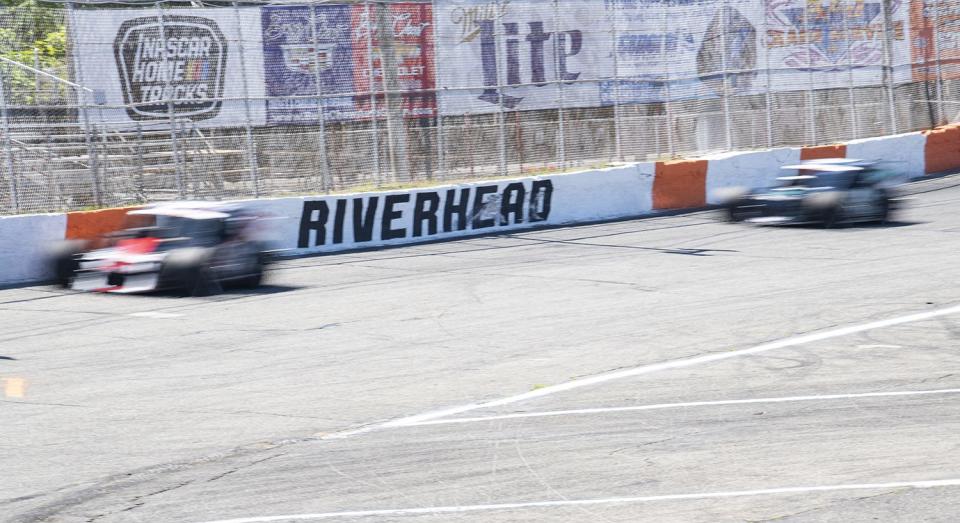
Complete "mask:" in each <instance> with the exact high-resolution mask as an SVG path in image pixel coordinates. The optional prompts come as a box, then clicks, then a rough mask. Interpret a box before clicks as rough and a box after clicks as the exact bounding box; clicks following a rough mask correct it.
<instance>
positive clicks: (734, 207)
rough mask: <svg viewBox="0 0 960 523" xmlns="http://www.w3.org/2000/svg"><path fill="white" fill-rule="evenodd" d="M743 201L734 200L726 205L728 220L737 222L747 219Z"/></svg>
mask: <svg viewBox="0 0 960 523" xmlns="http://www.w3.org/2000/svg"><path fill="white" fill-rule="evenodd" d="M742 206H743V202H734V203H732V204H730V206H729V207H727V213H726V218H727V221H728V222H731V223H738V222H742V221H744V220H746V219H747V213H746V212H744V210H743V208H742Z"/></svg>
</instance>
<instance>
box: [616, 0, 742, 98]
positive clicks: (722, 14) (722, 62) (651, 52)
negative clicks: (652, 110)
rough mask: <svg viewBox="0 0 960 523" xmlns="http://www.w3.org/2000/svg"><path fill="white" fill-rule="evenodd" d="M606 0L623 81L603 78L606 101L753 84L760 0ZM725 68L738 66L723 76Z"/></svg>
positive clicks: (700, 93)
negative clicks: (731, 72)
mask: <svg viewBox="0 0 960 523" xmlns="http://www.w3.org/2000/svg"><path fill="white" fill-rule="evenodd" d="M607 6H608V9H610V11H611V19H612V20H613V21H614V24H615V25H614V27H615V33H616V50H615V51H616V55H617V56H616V58H617V75H616V76H617V77H618V78H620V79H621V81H620V82H619V87H617V86H616V85H615V84H614V82H603V83H602V84H601V97H602V100H603V103H604V105H612V104H614V103H615V102H617V101H619V102H620V103H651V102H663V101H667V100H686V99H701V98H713V97H716V96H718V95H721V94H723V93H724V92H725V91H724V89H726V90H727V91H726V92H727V93H728V94H730V95H736V94H750V93H752V92H754V90H755V82H756V76H757V72H756V68H757V59H758V54H759V52H760V49H759V32H758V31H757V23H758V21H760V20H761V10H760V9H759V3H758V2H757V1H755V0H753V1H751V0H742V1H738V0H670V1H665V0H608V1H607ZM724 70H727V71H738V72H737V73H734V74H728V75H727V78H726V81H724V78H723V75H722V71H724ZM668 78H669V79H670V80H669V81H667V79H668ZM617 88H619V92H617V91H616V89H617Z"/></svg>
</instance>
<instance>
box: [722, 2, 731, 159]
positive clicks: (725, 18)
mask: <svg viewBox="0 0 960 523" xmlns="http://www.w3.org/2000/svg"><path fill="white" fill-rule="evenodd" d="M720 12H721V13H723V14H722V18H721V21H720V23H721V26H722V27H723V29H722V30H721V31H720V67H721V68H722V69H723V71H722V74H723V82H722V83H721V85H722V89H723V93H722V96H723V127H724V137H725V138H726V144H727V150H728V151H730V150H733V125H732V123H731V115H730V79H729V78H728V77H727V30H729V29H730V20H729V13H728V11H727V0H723V3H722V4H721V6H720Z"/></svg>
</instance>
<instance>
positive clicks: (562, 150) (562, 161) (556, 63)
mask: <svg viewBox="0 0 960 523" xmlns="http://www.w3.org/2000/svg"><path fill="white" fill-rule="evenodd" d="M553 27H554V28H555V30H557V33H556V34H557V36H556V37H555V38H554V41H553V50H554V52H553V70H554V75H555V76H556V82H557V164H558V165H559V166H560V169H566V168H567V138H566V129H565V127H566V122H565V120H564V99H563V82H564V78H563V72H562V71H561V69H560V53H563V52H566V49H561V48H560V46H561V45H563V46H566V40H563V39H560V35H561V34H562V33H560V32H559V29H560V4H559V2H558V0H553ZM517 147H520V144H517Z"/></svg>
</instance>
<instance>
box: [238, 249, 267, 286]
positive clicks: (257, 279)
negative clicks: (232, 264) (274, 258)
mask: <svg viewBox="0 0 960 523" xmlns="http://www.w3.org/2000/svg"><path fill="white" fill-rule="evenodd" d="M263 266H264V262H263V257H262V256H261V255H259V254H258V255H257V262H256V264H255V265H254V270H253V272H252V273H250V274H249V275H248V276H244V277H243V278H240V279H239V280H237V282H236V285H237V287H240V288H242V289H256V288H257V287H259V286H260V284H261V283H263Z"/></svg>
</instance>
